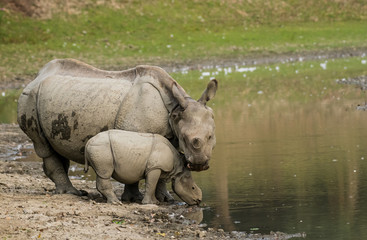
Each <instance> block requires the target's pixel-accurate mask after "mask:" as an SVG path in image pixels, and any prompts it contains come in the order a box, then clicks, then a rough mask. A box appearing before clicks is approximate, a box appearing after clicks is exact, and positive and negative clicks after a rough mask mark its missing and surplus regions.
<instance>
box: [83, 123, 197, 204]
mask: <svg viewBox="0 0 367 240" xmlns="http://www.w3.org/2000/svg"><path fill="white" fill-rule="evenodd" d="M183 158H184V155H183V154H180V153H179V152H177V150H176V149H175V148H174V147H173V146H172V145H171V143H170V142H169V141H168V140H167V139H166V138H164V137H162V136H161V135H158V134H149V133H137V132H128V131H123V130H109V131H105V132H101V133H99V134H97V135H96V136H94V137H93V138H91V139H90V140H89V141H88V142H87V144H86V147H85V170H86V171H87V170H88V166H89V165H91V166H92V168H93V169H94V171H95V172H96V175H97V179H96V183H97V189H98V191H99V192H100V193H101V194H102V195H103V196H105V197H106V198H107V202H110V203H119V200H118V199H117V197H116V195H115V193H114V192H113V189H112V184H111V181H110V178H111V177H112V178H114V179H115V180H117V181H119V182H121V183H125V184H133V183H136V182H138V181H139V180H141V179H143V178H145V180H146V181H145V195H144V198H143V201H142V203H143V204H152V203H153V204H156V203H158V202H159V201H158V200H157V198H156V196H155V192H156V188H157V184H165V183H166V182H169V181H172V189H173V191H174V192H175V193H176V194H177V195H178V196H179V197H180V198H181V199H182V200H183V201H185V202H186V203H187V204H189V205H195V204H199V203H200V202H201V199H202V192H201V189H200V188H199V187H198V186H197V185H196V184H195V182H194V181H193V179H192V176H191V172H190V170H189V169H188V168H187V167H186V166H185V164H184V159H183ZM158 181H159V182H158Z"/></svg>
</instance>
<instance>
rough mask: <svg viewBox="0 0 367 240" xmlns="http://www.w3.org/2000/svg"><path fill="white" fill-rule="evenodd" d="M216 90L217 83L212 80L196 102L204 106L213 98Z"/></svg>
mask: <svg viewBox="0 0 367 240" xmlns="http://www.w3.org/2000/svg"><path fill="white" fill-rule="evenodd" d="M217 89H218V81H217V80H216V79H212V80H211V81H210V82H209V83H208V86H207V87H206V89H205V91H204V92H203V94H202V95H201V97H200V99H199V100H198V102H200V103H202V104H204V105H205V104H206V103H207V102H208V101H209V100H210V99H212V98H213V97H214V96H215V93H216V92H217Z"/></svg>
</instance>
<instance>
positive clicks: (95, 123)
mask: <svg viewBox="0 0 367 240" xmlns="http://www.w3.org/2000/svg"><path fill="white" fill-rule="evenodd" d="M217 84H218V83H217V81H216V80H211V81H210V82H209V84H208V86H207V88H206V89H205V90H204V92H203V94H202V96H201V97H200V99H199V100H198V101H196V100H194V99H192V98H191V97H190V96H189V95H188V94H187V93H186V92H185V90H184V89H183V88H182V87H181V86H180V85H179V84H178V83H177V82H176V81H175V80H174V79H173V78H172V77H171V76H169V75H168V73H167V72H165V71H164V70H163V69H161V68H159V67H154V66H138V67H135V68H132V69H128V70H124V71H104V70H100V69H97V68H95V67H92V66H90V65H88V64H85V63H82V62H79V61H77V60H73V59H57V60H53V61H51V62H49V63H48V64H46V65H45V66H44V67H43V68H42V69H41V70H40V72H39V74H38V76H37V77H36V79H35V80H33V81H32V82H31V83H29V84H28V86H26V87H25V88H24V90H23V93H22V94H21V95H20V97H19V100H18V123H19V124H20V126H21V128H22V130H23V131H24V132H25V133H26V134H27V135H28V137H29V138H30V139H31V140H32V141H33V144H34V147H35V150H36V153H37V155H38V156H39V157H41V158H43V160H44V168H45V173H46V175H47V174H49V175H47V176H48V177H49V178H51V180H52V181H54V182H55V183H56V186H57V192H72V193H75V192H78V191H77V190H76V189H74V188H73V187H72V185H71V183H70V181H69V180H68V178H67V174H66V172H67V171H65V170H64V168H65V166H67V165H68V161H69V160H67V159H70V160H73V161H76V162H78V163H84V147H85V144H86V142H87V140H88V139H90V138H91V137H93V136H95V135H96V134H98V133H99V132H101V131H105V130H107V129H114V128H116V129H123V130H128V131H135V132H148V133H155V134H160V135H162V136H165V137H166V138H168V139H171V140H172V142H173V143H175V146H179V148H180V151H182V152H184V153H185V157H186V159H187V160H188V163H189V166H191V167H192V166H195V167H192V170H205V169H206V167H205V166H208V161H209V159H210V158H211V154H212V149H213V148H214V146H215V143H216V140H215V124H214V119H213V113H212V110H211V109H210V108H209V107H208V106H206V102H207V101H209V100H210V99H212V98H213V97H214V95H215V93H216V90H217ZM29 119H32V124H31V126H32V127H30V128H29V127H27V121H28V120H29ZM33 119H35V120H36V121H34V120H33ZM190 164H191V165H190ZM196 166H200V167H198V168H196ZM202 166H204V167H202ZM63 172H65V174H63ZM51 175H52V176H51ZM128 188H129V187H128V186H127V189H128ZM136 192H137V191H136Z"/></svg>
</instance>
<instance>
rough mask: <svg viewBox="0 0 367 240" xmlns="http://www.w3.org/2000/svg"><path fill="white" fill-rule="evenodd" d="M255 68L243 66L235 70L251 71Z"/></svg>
mask: <svg viewBox="0 0 367 240" xmlns="http://www.w3.org/2000/svg"><path fill="white" fill-rule="evenodd" d="M255 70H256V67H243V68H239V69H237V70H236V71H237V72H253V71H255Z"/></svg>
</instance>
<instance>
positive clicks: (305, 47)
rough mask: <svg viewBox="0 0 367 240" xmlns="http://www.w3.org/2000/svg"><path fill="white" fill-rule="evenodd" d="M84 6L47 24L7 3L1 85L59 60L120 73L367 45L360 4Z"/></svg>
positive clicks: (0, 28) (0, 25) (0, 29)
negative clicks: (148, 65)
mask: <svg viewBox="0 0 367 240" xmlns="http://www.w3.org/2000/svg"><path fill="white" fill-rule="evenodd" d="M56 2H57V1H56ZM72 2H73V1H72ZM86 2H89V4H83V5H81V6H80V7H79V8H80V9H78V10H79V11H78V13H77V14H67V13H66V12H63V11H59V12H57V11H56V13H54V14H53V15H52V17H51V18H48V19H42V18H35V17H28V16H25V15H24V14H22V13H19V12H14V11H11V10H9V9H7V8H6V6H4V8H3V9H2V10H0V21H1V22H0V52H1V58H0V80H1V81H4V80H5V79H12V78H14V77H16V76H24V75H29V74H35V73H36V72H37V71H38V70H39V68H40V67H41V66H43V65H44V64H45V63H46V62H48V61H49V60H51V59H54V58H66V57H70V58H77V59H80V60H83V61H86V62H88V63H90V64H94V65H96V66H98V67H101V68H109V69H121V68H123V67H126V66H133V65H136V64H142V63H152V64H162V63H172V62H174V63H183V62H189V61H195V62H196V61H200V60H201V59H223V58H224V59H226V58H238V57H245V56H254V55H263V54H272V53H289V52H304V51H310V50H312V51H319V50H320V51H321V50H334V49H342V48H346V47H348V48H351V47H352V48H361V47H367V42H366V41H365V39H367V20H366V19H367V4H365V3H363V2H364V1H358V0H351V1H348V2H347V1H346V2H344V1H332V0H324V1H316V0H311V1H307V2H305V3H304V2H303V1H291V0H287V1H281V0H275V1H266V0H260V1H223V0H222V1H220V0H217V1H209V0H208V1H164V0H155V1H149V3H148V2H144V3H140V2H138V1H127V2H119V1H105V2H106V4H104V5H103V6H102V5H97V4H96V3H95V1H86ZM111 2H112V3H114V4H110V3H111Z"/></svg>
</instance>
